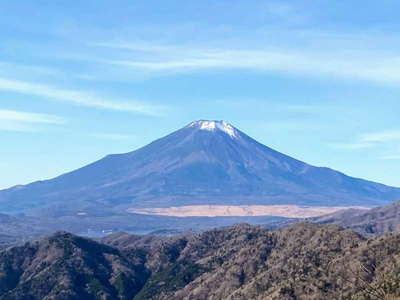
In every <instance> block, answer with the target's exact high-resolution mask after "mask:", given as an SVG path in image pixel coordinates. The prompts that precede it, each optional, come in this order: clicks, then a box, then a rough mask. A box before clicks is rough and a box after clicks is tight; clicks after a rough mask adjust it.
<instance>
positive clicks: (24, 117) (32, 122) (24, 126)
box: [0, 109, 66, 132]
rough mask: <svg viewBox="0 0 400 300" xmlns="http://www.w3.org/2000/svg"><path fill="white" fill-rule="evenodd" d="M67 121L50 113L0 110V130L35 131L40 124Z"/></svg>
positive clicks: (56, 123) (55, 123)
mask: <svg viewBox="0 0 400 300" xmlns="http://www.w3.org/2000/svg"><path fill="white" fill-rule="evenodd" d="M64 123H66V121H65V119H64V118H61V117H59V116H54V115H48V114H40V113H31V112H23V111H16V110H4V109H2V110H0V131H14V132H34V131H37V126H36V125H40V124H42V125H43V124H48V125H49V124H54V125H60V124H64Z"/></svg>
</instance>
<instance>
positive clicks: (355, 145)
mask: <svg viewBox="0 0 400 300" xmlns="http://www.w3.org/2000/svg"><path fill="white" fill-rule="evenodd" d="M398 141H400V130H386V131H380V132H371V133H366V134H363V135H361V136H359V137H358V138H357V139H356V141H355V142H352V143H344V144H333V145H332V146H333V147H335V148H337V149H347V150H357V149H365V148H372V147H375V146H378V145H382V144H390V143H393V142H398ZM384 157H386V158H385V159H394V158H393V156H383V157H382V158H384ZM394 157H396V156H394Z"/></svg>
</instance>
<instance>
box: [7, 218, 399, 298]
mask: <svg viewBox="0 0 400 300" xmlns="http://www.w3.org/2000/svg"><path fill="white" fill-rule="evenodd" d="M399 243H400V235H398V234H397V235H386V236H383V237H377V238H373V239H369V240H366V239H365V238H363V237H362V236H360V235H358V234H356V233H355V232H353V231H351V230H344V229H341V228H339V227H336V226H328V225H316V224H307V223H300V224H296V225H294V226H291V227H287V228H283V229H281V230H277V231H269V230H266V229H262V228H260V227H253V226H249V225H246V224H240V225H236V226H232V227H228V228H221V229H215V230H210V231H207V232H204V233H202V234H187V235H182V236H177V237H170V238H165V237H164V238H163V237H157V236H136V235H129V234H124V233H119V234H113V235H110V236H108V237H106V238H104V239H102V240H101V241H94V240H90V239H86V238H82V237H78V236H75V235H72V234H69V233H66V232H59V233H56V234H53V235H51V236H49V237H47V238H43V239H40V240H38V241H33V242H29V243H26V244H23V245H18V246H14V247H11V248H8V249H6V250H3V251H0V300H11V299H12V300H25V299H30V300H41V299H57V300H61V299H63V300H72V299H93V300H94V299H99V300H100V299H110V300H112V299H133V300H145V299H146V300H151V299H153V300H162V299H165V300H167V299H168V300H169V299H175V300H185V299H186V300H187V299H191V300H203V299H210V300H247V299H260V300H261V299H270V300H294V299H299V300H308V299H399V297H400V289H399V279H398V276H399V275H398V274H399V273H398V270H399V267H400V264H399V257H400V249H399V247H398V245H399Z"/></svg>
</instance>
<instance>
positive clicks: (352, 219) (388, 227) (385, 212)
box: [311, 201, 400, 234]
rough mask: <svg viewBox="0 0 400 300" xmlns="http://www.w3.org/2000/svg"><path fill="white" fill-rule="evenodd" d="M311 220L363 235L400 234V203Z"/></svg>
mask: <svg viewBox="0 0 400 300" xmlns="http://www.w3.org/2000/svg"><path fill="white" fill-rule="evenodd" d="M311 220H312V221H313V222H317V223H321V224H336V225H339V226H343V227H346V228H350V229H352V230H355V231H357V232H360V233H362V234H382V233H387V232H400V201H396V202H395V203H392V204H389V205H386V206H383V207H376V208H373V209H371V210H368V211H365V210H357V209H349V210H344V211H340V212H337V213H333V214H329V215H325V216H321V217H317V218H313V219H311Z"/></svg>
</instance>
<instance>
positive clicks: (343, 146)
mask: <svg viewBox="0 0 400 300" xmlns="http://www.w3.org/2000/svg"><path fill="white" fill-rule="evenodd" d="M331 146H332V147H333V148H336V149H343V150H359V149H366V148H371V147H374V146H375V145H374V144H373V143H365V142H356V143H348V144H345V143H343V144H332V145H331Z"/></svg>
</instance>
